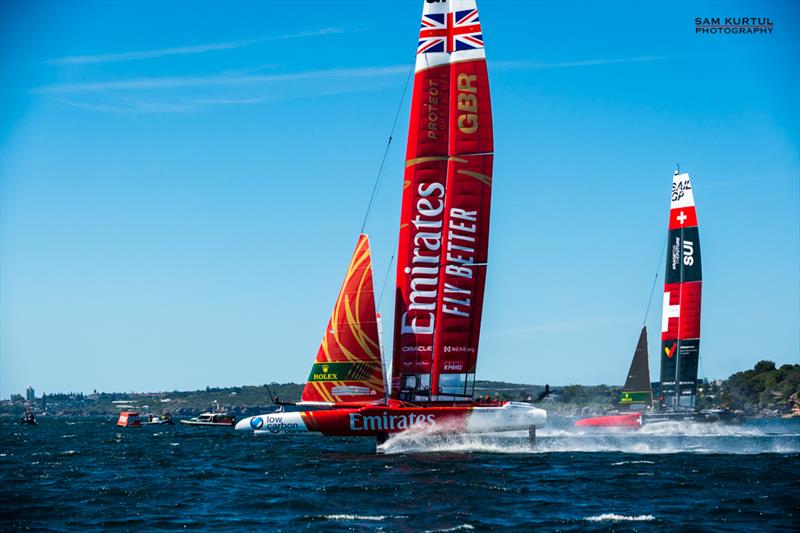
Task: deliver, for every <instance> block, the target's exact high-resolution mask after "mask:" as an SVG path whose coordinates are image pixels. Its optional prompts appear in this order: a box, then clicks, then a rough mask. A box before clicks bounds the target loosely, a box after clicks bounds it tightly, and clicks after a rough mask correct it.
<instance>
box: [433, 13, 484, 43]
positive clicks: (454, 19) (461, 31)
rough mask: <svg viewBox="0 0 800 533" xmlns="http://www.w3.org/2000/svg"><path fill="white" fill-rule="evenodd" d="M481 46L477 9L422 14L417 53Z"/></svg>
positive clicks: (481, 36)
mask: <svg viewBox="0 0 800 533" xmlns="http://www.w3.org/2000/svg"><path fill="white" fill-rule="evenodd" d="M475 48H483V35H481V23H480V21H479V20H478V10H477V9H466V10H464V11H456V12H449V13H431V14H429V15H424V14H423V15H422V27H421V28H420V31H419V46H418V47H417V53H418V54H425V53H428V52H447V53H451V52H455V51H456V50H472V49H475Z"/></svg>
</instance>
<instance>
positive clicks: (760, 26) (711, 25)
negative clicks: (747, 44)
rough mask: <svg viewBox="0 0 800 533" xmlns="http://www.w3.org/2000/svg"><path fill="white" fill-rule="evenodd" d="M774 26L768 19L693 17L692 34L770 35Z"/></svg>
mask: <svg viewBox="0 0 800 533" xmlns="http://www.w3.org/2000/svg"><path fill="white" fill-rule="evenodd" d="M774 28H775V24H774V23H773V22H772V21H771V20H770V19H769V17H695V19H694V32H695V33H696V34H697V33H709V34H713V35H717V34H720V35H722V34H739V35H761V34H770V33H772V30H773V29H774Z"/></svg>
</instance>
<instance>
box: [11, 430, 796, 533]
mask: <svg viewBox="0 0 800 533" xmlns="http://www.w3.org/2000/svg"><path fill="white" fill-rule="evenodd" d="M39 423H40V425H39V426H35V427H26V426H19V425H17V424H14V423H12V421H10V420H8V419H4V420H3V421H2V422H0V530H2V531H8V530H18V529H31V530H36V531H42V530H51V531H86V530H100V529H115V530H121V531H142V530H148V531H149V530H177V529H214V530H232V531H233V530H253V529H260V530H283V531H295V530H319V531H372V530H379V531H484V530H507V531H524V530H534V529H536V530H541V531H551V530H562V531H587V530H609V529H611V530H615V531H650V530H655V531H663V530H677V529H693V530H707V531H742V530H753V531H792V530H794V531H797V530H798V529H800V481H798V480H800V421H768V422H764V421H762V422H758V423H755V422H754V423H749V424H747V425H744V426H730V427H717V426H709V425H705V426H700V425H697V426H694V425H677V424H676V425H667V426H664V427H661V428H655V429H654V428H647V427H646V428H644V430H643V431H641V432H633V433H631V432H624V433H618V434H611V435H608V434H595V433H576V432H574V431H573V430H571V429H570V427H569V423H568V421H564V420H562V421H558V420H555V421H553V424H552V425H551V426H550V427H549V428H547V429H545V430H542V431H540V435H539V441H538V445H537V449H536V450H535V451H531V449H530V448H529V446H528V444H527V438H526V436H525V435H523V434H520V435H511V436H508V435H506V436H482V437H462V438H450V439H447V440H442V439H438V438H432V437H429V436H424V435H414V436H401V437H399V438H396V439H393V440H390V441H389V443H388V444H387V446H386V449H385V450H384V452H385V453H383V454H376V453H375V443H374V442H373V441H371V440H370V439H355V438H354V439H349V438H348V439H346V438H324V437H317V436H267V437H254V436H253V435H250V434H243V433H237V432H234V431H233V430H229V429H227V428H192V427H186V426H180V425H179V426H176V427H164V426H154V427H143V428H127V429H123V428H118V427H116V426H115V425H114V421H113V420H111V419H107V418H101V417H94V418H88V417H87V418H73V419H65V418H41V419H40V420H39Z"/></svg>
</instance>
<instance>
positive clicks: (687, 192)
mask: <svg viewBox="0 0 800 533" xmlns="http://www.w3.org/2000/svg"><path fill="white" fill-rule="evenodd" d="M669 213H670V214H669V237H668V239H667V268H666V276H665V279H664V301H663V307H662V315H661V391H662V395H663V406H664V407H666V408H668V409H676V408H677V409H693V408H694V407H695V405H696V399H697V364H698V358H699V355H700V303H701V294H702V283H703V282H702V279H703V276H702V269H701V259H700V237H699V231H698V226H697V213H696V210H695V203H694V194H693V192H692V184H691V181H690V180H689V174H686V173H684V174H680V173H679V172H677V171H676V172H675V175H674V176H673V178H672V197H671V201H670V212H669Z"/></svg>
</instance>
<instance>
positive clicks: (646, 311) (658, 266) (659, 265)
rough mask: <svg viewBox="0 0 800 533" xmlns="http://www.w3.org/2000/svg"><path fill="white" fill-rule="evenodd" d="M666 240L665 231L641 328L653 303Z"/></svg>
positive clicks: (667, 236) (667, 235)
mask: <svg viewBox="0 0 800 533" xmlns="http://www.w3.org/2000/svg"><path fill="white" fill-rule="evenodd" d="M667 239H669V230H668V231H667V234H666V236H665V237H664V243H663V244H662V245H661V249H660V250H659V251H658V264H657V265H656V275H655V276H654V277H653V284H652V285H651V286H650V296H648V298H647V307H646V308H645V310H644V320H642V326H646V325H647V315H648V314H649V313H650V304H652V303H653V292H655V290H656V282H657V281H658V272H659V270H661V258H662V257H664V247H665V246H666V245H667Z"/></svg>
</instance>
